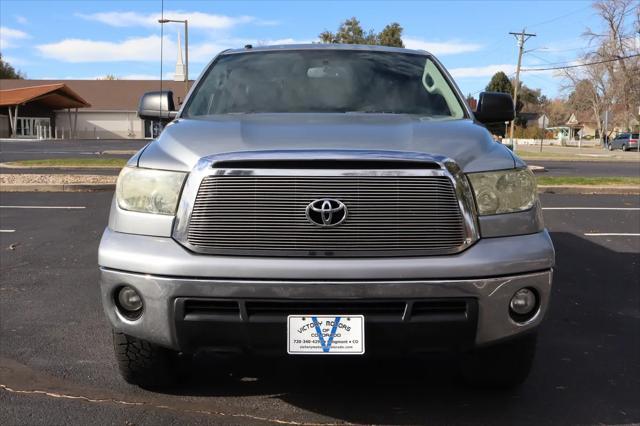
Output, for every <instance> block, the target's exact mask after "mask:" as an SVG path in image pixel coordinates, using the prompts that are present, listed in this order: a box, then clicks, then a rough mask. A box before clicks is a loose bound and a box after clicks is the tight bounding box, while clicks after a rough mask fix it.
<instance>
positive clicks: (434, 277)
mask: <svg viewBox="0 0 640 426" xmlns="http://www.w3.org/2000/svg"><path fill="white" fill-rule="evenodd" d="M554 257H555V255H554V250H553V245H552V243H551V239H550V238H549V234H548V233H547V232H546V231H542V232H538V233H534V234H529V235H520V236H514V237H499V238H482V239H480V240H479V241H477V242H476V243H475V244H474V245H473V246H472V247H470V248H468V249H467V250H465V251H463V252H461V253H458V254H455V255H448V256H429V257H394V258H384V257H383V258H308V257H305V258H273V257H242V256H212V255H202V254H195V253H192V252H189V251H188V250H186V249H185V248H184V247H182V246H181V245H180V244H178V243H177V242H175V241H174V240H173V239H171V238H166V237H153V236H144V235H134V234H125V233H121V232H114V231H112V230H110V229H107V230H106V231H105V233H104V235H103V237H102V241H101V243H100V251H99V264H100V267H101V269H100V282H101V294H102V301H103V306H104V309H105V312H106V314H107V316H108V318H109V320H110V322H111V324H112V326H113V327H114V329H116V330H118V331H121V332H124V333H127V334H129V335H132V336H135V337H139V338H141V339H145V340H148V341H151V342H154V343H156V344H159V345H162V346H165V347H168V348H172V349H175V350H183V351H190V350H192V349H194V348H195V349H197V348H202V347H207V346H212V347H216V348H218V349H219V348H222V347H229V348H230V349H235V348H240V349H256V350H258V349H261V348H262V347H268V346H271V347H275V348H276V349H277V350H280V351H281V352H282V353H285V349H286V344H285V342H284V340H285V337H286V324H285V322H284V321H285V318H286V312H284V311H283V310H281V311H280V313H279V314H278V315H276V316H275V317H274V316H272V317H271V318H259V317H252V316H251V315H250V313H249V312H248V311H247V303H254V302H256V303H258V302H269V303H286V302H292V301H293V302H300V303H302V304H308V303H311V305H309V306H319V305H313V304H314V303H315V304H317V303H325V304H327V303H329V304H331V303H333V304H335V306H336V307H337V309H338V310H337V311H335V312H333V313H335V314H341V313H347V312H344V311H341V309H345V310H346V309H347V308H348V307H351V308H349V309H351V310H350V311H349V312H348V313H352V314H356V313H358V312H357V310H358V309H360V308H358V307H356V308H353V304H354V303H356V302H380V303H387V302H393V303H395V304H397V303H404V305H405V306H406V308H405V312H404V313H401V314H400V315H399V316H396V317H394V318H391V317H389V316H386V317H376V316H375V315H368V314H367V312H364V313H365V326H366V328H365V333H366V334H367V342H368V343H367V352H368V353H369V352H370V351H369V349H370V348H371V346H370V343H374V342H373V341H372V338H373V336H379V337H380V338H381V340H385V342H386V343H387V344H384V343H385V342H381V343H383V344H384V346H386V347H387V348H391V349H392V350H394V348H397V349H395V350H396V353H404V350H403V349H401V348H400V346H398V345H396V343H397V342H393V340H394V338H395V339H397V340H398V341H399V342H400V343H402V342H405V343H407V342H409V343H411V344H412V345H414V342H421V344H422V346H423V347H422V348H420V349H425V350H428V349H439V348H441V347H449V348H450V347H463V346H465V345H467V346H468V345H472V346H473V345H485V344H490V343H493V342H496V341H499V340H502V339H505V338H509V337H511V336H515V335H517V334H519V333H523V332H526V331H528V330H531V329H533V328H535V327H536V326H537V325H539V324H540V322H541V320H542V318H543V317H544V314H545V312H546V310H547V307H548V304H549V294H550V291H551V279H552V268H553V266H554ZM123 285H129V286H132V287H134V288H135V289H136V290H138V291H139V292H140V293H141V295H142V297H143V299H144V312H143V314H142V316H141V317H140V318H139V319H138V320H135V321H131V320H128V319H127V318H125V317H123V316H122V315H120V314H119V313H118V311H117V309H116V306H115V303H114V293H115V292H116V290H118V288H119V287H121V286H123ZM523 287H530V288H534V289H535V290H536V292H537V293H538V295H539V297H540V308H539V311H538V312H537V314H536V315H535V316H534V317H533V318H532V319H531V320H529V321H528V322H526V323H524V324H519V323H516V322H514V321H513V320H512V319H511V318H510V316H509V309H508V304H509V301H510V299H511V297H512V296H513V294H514V293H515V292H516V291H517V290H519V289H520V288H523ZM186 299H192V300H195V301H204V302H206V303H209V302H215V303H219V302H222V303H223V305H224V306H227V307H229V306H235V308H233V309H238V311H237V314H234V315H232V316H231V317H229V316H226V317H219V316H217V313H215V312H213V313H212V312H209V314H208V316H207V315H205V316H204V317H203V316H197V315H196V316H195V317H194V316H191V317H189V316H188V315H185V311H184V309H183V308H184V302H185V300H186ZM462 300H464V301H465V303H466V305H465V306H466V310H465V312H464V315H463V316H460V315H449V316H446V315H445V316H438V315H435V316H429V317H422V318H417V316H415V315H412V311H411V307H412V306H413V303H414V302H424V301H427V302H429V301H447V303H449V302H450V301H454V302H457V301H462ZM215 303H214V305H215ZM225 304H226V305H225ZM365 308H366V307H365ZM313 309H316V308H313ZM354 309H355V310H354ZM309 313H311V314H313V313H319V312H313V311H312V309H309ZM449 313H452V312H449ZM418 346H419V345H418ZM414 348H415V345H414ZM409 349H411V348H409Z"/></svg>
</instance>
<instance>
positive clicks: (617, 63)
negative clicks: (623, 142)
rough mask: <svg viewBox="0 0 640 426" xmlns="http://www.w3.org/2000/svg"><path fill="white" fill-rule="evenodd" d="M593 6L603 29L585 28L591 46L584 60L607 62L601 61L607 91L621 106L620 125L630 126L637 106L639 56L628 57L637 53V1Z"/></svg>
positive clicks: (615, 0)
mask: <svg viewBox="0 0 640 426" xmlns="http://www.w3.org/2000/svg"><path fill="white" fill-rule="evenodd" d="M593 7H594V9H595V10H596V13H597V14H598V15H599V16H600V17H601V19H602V22H603V24H604V28H603V30H602V31H600V32H597V31H594V30H592V29H591V28H587V31H586V32H585V34H584V35H585V36H586V37H587V38H588V39H589V41H590V44H591V45H592V46H593V47H594V48H595V49H594V50H593V51H592V52H591V53H589V54H587V57H586V58H585V59H586V60H587V61H589V62H596V61H602V60H604V61H609V62H606V64H605V65H606V72H607V74H608V76H609V78H608V80H609V84H610V86H611V87H610V90H609V92H610V93H611V95H613V96H614V97H615V102H616V103H617V104H618V105H621V106H622V108H623V116H622V117H621V118H622V120H621V123H620V124H623V125H624V127H626V128H627V129H630V127H631V120H632V118H633V115H634V113H635V111H634V110H635V107H637V106H638V105H640V58H638V57H635V58H628V56H630V55H632V54H634V53H638V48H637V47H636V46H635V38H636V37H635V30H636V29H638V28H640V2H638V1H637V0H599V1H597V2H595V3H594V5H593ZM634 21H635V22H634Z"/></svg>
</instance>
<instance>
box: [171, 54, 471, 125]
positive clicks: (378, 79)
mask: <svg viewBox="0 0 640 426" xmlns="http://www.w3.org/2000/svg"><path fill="white" fill-rule="evenodd" d="M307 112H331V113H350V112H353V113H356V112H360V113H389V114H419V115H423V116H430V117H438V118H463V117H464V112H463V109H462V106H461V104H460V101H459V100H458V98H457V97H456V95H455V94H454V92H453V90H452V88H451V86H450V85H449V83H448V82H447V80H446V78H445V77H444V76H443V75H442V73H441V72H440V70H439V69H438V68H437V66H436V65H435V63H434V62H433V61H432V60H431V59H430V58H429V57H428V56H426V55H415V54H407V53H395V52H371V51H357V50H289V51H280V52H278V51H275V52H274V51H269V52H251V53H241V54H231V55H223V56H221V57H220V58H218V60H217V61H215V63H214V64H212V66H211V67H210V68H209V69H208V70H207V72H206V74H205V75H204V77H203V78H202V80H201V81H200V83H199V85H198V87H197V88H196V91H195V93H194V94H193V96H191V98H190V100H189V102H188V104H187V106H186V107H185V111H184V113H183V116H185V117H198V116H207V115H213V114H237V113H307Z"/></svg>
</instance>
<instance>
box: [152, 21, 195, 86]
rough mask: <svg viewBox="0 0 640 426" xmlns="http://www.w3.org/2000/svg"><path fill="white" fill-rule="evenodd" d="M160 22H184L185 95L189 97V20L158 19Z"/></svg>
mask: <svg viewBox="0 0 640 426" xmlns="http://www.w3.org/2000/svg"><path fill="white" fill-rule="evenodd" d="M158 22H159V23H160V24H167V23H169V22H175V23H178V24H184V61H185V64H184V87H185V92H184V97H185V98H186V97H187V93H189V20H187V19H185V20H180V19H158Z"/></svg>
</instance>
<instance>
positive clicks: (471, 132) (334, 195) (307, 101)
mask: <svg viewBox="0 0 640 426" xmlns="http://www.w3.org/2000/svg"><path fill="white" fill-rule="evenodd" d="M513 111H514V108H513V101H512V99H511V97H510V96H509V95H505V94H500V93H482V94H481V95H480V97H479V102H478V107H477V110H476V111H474V112H472V111H471V110H470V109H469V107H468V105H467V104H466V102H465V101H464V98H463V97H462V95H461V93H460V91H459V89H458V88H457V87H456V85H455V84H454V82H453V81H452V78H451V76H450V75H449V74H448V73H447V71H446V70H445V69H444V67H443V66H442V64H440V62H438V60H437V59H436V58H435V57H433V56H432V55H431V54H429V53H427V52H424V51H415V50H407V49H398V48H387V47H374V46H350V45H325V44H313V45H290V46H272V47H259V48H251V46H247V47H245V48H244V49H237V50H228V51H225V52H222V53H221V54H219V55H218V56H217V57H216V58H215V59H213V61H212V62H211V63H210V64H209V65H208V66H207V67H206V69H205V71H204V72H203V74H202V75H201V76H200V78H199V79H198V81H197V82H196V83H195V84H194V86H193V88H192V89H191V91H190V93H189V95H188V97H187V98H186V99H185V102H184V103H183V105H182V106H181V108H180V110H179V111H174V108H173V96H172V94H171V93H169V92H153V93H148V94H146V95H145V96H144V97H143V98H142V99H141V101H140V109H139V115H140V116H141V117H143V118H147V119H149V118H150V119H155V120H164V121H165V122H170V123H169V124H168V125H167V126H166V127H165V129H164V130H163V132H162V134H161V135H160V136H159V137H158V138H157V139H156V140H154V141H153V142H151V143H150V144H148V145H147V146H146V147H144V148H143V149H142V150H140V152H138V153H137V154H136V155H135V156H134V157H133V158H131V160H130V161H129V163H128V165H127V166H126V167H125V168H124V169H123V170H122V172H121V174H120V177H119V178H118V183H117V189H116V194H115V197H114V199H113V204H112V206H111V214H110V217H109V225H108V227H107V229H106V230H105V232H104V235H103V237H102V241H101V243H100V250H99V265H100V286H101V294H102V301H103V305H104V309H105V312H106V315H107V317H108V318H109V321H110V323H111V325H112V326H113V330H114V331H113V333H114V345H115V352H116V358H117V360H118V364H119V367H120V371H121V373H122V375H123V377H124V379H125V380H126V381H128V382H130V383H135V384H139V385H142V386H160V385H166V384H168V383H171V382H172V381H173V380H175V379H176V376H177V375H178V373H177V371H178V369H177V368H176V366H177V365H178V363H182V362H184V361H188V360H189V356H190V355H191V354H194V353H196V352H197V351H199V350H203V349H204V350H207V351H217V352H223V353H243V354H259V355H275V356H288V357H296V356H316V355H318V356H332V355H333V356H364V357H378V356H380V357H384V356H389V355H391V356H394V357H397V356H404V355H407V356H409V355H412V356H413V355H417V356H419V355H420V354H425V353H429V352H434V351H448V352H451V354H452V355H451V356H454V357H456V359H458V360H459V365H460V373H461V375H462V377H464V378H466V379H467V380H469V381H471V382H473V383H477V384H486V385H501V386H511V385H516V384H519V383H521V382H522V381H524V379H525V378H526V377H527V375H528V373H529V370H530V368H531V365H532V360H533V355H534V352H535V343H536V328H537V326H538V325H539V324H540V322H541V321H542V319H543V317H544V314H545V311H546V310H547V307H548V305H549V296H550V292H551V280H552V268H553V266H554V249H553V245H552V243H551V239H550V238H549V234H548V233H547V231H546V230H545V228H544V225H543V221H542V215H541V208H540V203H539V201H538V197H537V194H536V183H535V179H534V177H533V175H532V174H531V172H530V171H529V170H528V169H527V167H526V165H525V164H524V163H523V162H522V160H520V159H519V158H518V157H517V156H515V155H514V154H513V153H512V152H511V151H510V150H509V149H507V148H506V147H505V146H503V145H501V144H498V143H496V142H494V140H493V139H492V137H491V135H490V134H489V132H488V131H487V130H486V128H485V127H484V126H483V123H498V122H504V121H508V120H511V119H512V118H513Z"/></svg>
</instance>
